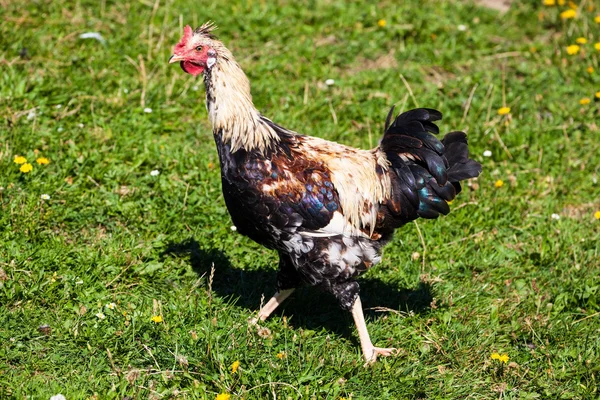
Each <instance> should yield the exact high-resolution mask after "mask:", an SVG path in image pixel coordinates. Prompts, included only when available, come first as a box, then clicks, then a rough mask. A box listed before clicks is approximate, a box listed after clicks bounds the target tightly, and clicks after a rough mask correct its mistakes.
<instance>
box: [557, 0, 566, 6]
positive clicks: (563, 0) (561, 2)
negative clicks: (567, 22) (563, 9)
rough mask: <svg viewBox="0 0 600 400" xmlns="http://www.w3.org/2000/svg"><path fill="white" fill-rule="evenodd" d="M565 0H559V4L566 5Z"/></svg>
mask: <svg viewBox="0 0 600 400" xmlns="http://www.w3.org/2000/svg"><path fill="white" fill-rule="evenodd" d="M565 2H566V1H565V0H558V5H559V6H564V5H565Z"/></svg>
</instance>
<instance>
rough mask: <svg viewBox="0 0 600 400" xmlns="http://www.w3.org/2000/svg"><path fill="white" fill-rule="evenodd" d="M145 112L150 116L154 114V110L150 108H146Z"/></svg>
mask: <svg viewBox="0 0 600 400" xmlns="http://www.w3.org/2000/svg"><path fill="white" fill-rule="evenodd" d="M144 112H145V113H146V114H150V113H151V112H152V109H151V108H150V107H146V108H144Z"/></svg>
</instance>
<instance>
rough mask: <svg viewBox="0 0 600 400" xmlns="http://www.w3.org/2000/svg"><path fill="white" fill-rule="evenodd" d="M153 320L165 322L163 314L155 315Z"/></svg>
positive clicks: (158, 322)
mask: <svg viewBox="0 0 600 400" xmlns="http://www.w3.org/2000/svg"><path fill="white" fill-rule="evenodd" d="M152 322H154V323H155V324H160V323H161V322H163V317H162V316H161V315H153V316H152Z"/></svg>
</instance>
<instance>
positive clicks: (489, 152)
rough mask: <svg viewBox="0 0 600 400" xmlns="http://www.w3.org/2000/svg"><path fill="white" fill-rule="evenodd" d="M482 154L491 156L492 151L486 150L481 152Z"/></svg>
mask: <svg viewBox="0 0 600 400" xmlns="http://www.w3.org/2000/svg"><path fill="white" fill-rule="evenodd" d="M483 156H484V157H491V156H492V151H491V150H486V151H484V152H483Z"/></svg>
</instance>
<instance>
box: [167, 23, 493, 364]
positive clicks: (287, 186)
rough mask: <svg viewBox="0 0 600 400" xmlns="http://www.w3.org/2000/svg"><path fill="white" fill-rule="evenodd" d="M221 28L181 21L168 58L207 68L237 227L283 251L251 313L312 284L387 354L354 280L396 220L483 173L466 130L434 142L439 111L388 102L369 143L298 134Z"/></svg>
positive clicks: (434, 213) (429, 214)
mask: <svg viewBox="0 0 600 400" xmlns="http://www.w3.org/2000/svg"><path fill="white" fill-rule="evenodd" d="M214 29H215V26H214V25H213V24H212V23H210V22H209V23H206V24H204V25H202V26H201V27H199V28H197V29H196V30H192V28H191V27H189V26H186V27H185V30H184V36H183V38H182V39H181V41H180V42H179V43H178V44H177V45H176V46H175V48H174V51H173V55H172V56H171V58H170V60H169V62H170V63H174V62H179V63H180V65H181V68H182V69H183V71H185V72H186V73H188V74H191V75H194V76H196V75H201V74H203V75H204V84H205V88H206V108H207V110H208V117H209V119H210V122H211V123H212V127H213V134H214V139H215V142H216V146H217V151H218V153H219V160H220V164H221V178H222V186H223V196H224V199H225V203H226V205H227V208H228V210H229V213H230V214H231V218H232V220H233V223H234V224H235V226H236V227H237V229H238V232H239V233H241V234H243V235H246V236H248V237H249V238H250V239H252V240H254V241H256V242H258V243H260V244H261V245H263V246H266V247H268V248H270V249H274V250H276V251H277V252H278V254H279V271H278V275H277V291H276V293H275V295H274V296H273V297H272V298H271V299H270V300H269V301H268V302H267V303H266V304H265V305H264V307H262V309H261V310H260V311H259V313H258V317H257V318H256V320H261V321H264V320H265V319H266V318H267V317H268V316H269V315H270V314H271V313H272V312H273V311H274V310H275V309H276V308H277V306H278V305H279V304H281V302H283V301H284V300H285V299H286V298H287V297H288V296H289V295H290V294H291V293H292V292H293V291H294V289H296V288H297V287H299V286H301V285H302V284H308V285H312V286H316V287H318V288H320V289H322V290H324V291H326V292H329V293H331V294H332V295H333V296H335V298H336V299H337V300H338V302H339V304H340V306H341V308H342V309H343V310H347V311H350V312H351V313H352V316H353V319H354V322H355V324H356V327H357V330H358V335H359V339H360V344H361V348H362V353H363V356H364V358H365V359H366V361H367V362H368V363H370V362H374V361H375V360H376V358H377V356H378V355H383V356H386V355H390V354H392V353H393V350H394V349H386V348H379V347H375V346H374V345H373V344H372V342H371V340H370V338H369V334H368V332H367V327H366V324H365V319H364V316H363V310H362V306H361V301H360V297H359V285H358V283H357V282H356V281H355V278H356V277H357V276H358V275H359V274H361V273H363V272H365V271H366V270H368V269H369V268H371V266H373V265H375V264H377V263H378V262H380V261H381V254H382V249H383V247H384V246H385V244H386V243H388V242H389V241H390V240H391V239H392V235H393V233H394V230H395V229H397V228H399V227H401V226H403V225H404V224H406V223H408V222H410V221H413V220H415V219H417V218H418V217H422V218H437V217H438V216H439V215H440V214H444V215H445V214H448V212H449V211H450V209H449V206H448V204H449V202H450V201H452V200H453V199H454V197H455V196H456V195H457V193H459V192H460V190H461V186H460V183H459V182H460V181H462V180H464V179H468V178H473V177H476V176H478V175H479V173H480V172H481V165H480V164H478V163H477V162H475V161H473V160H471V159H469V157H468V155H469V153H468V147H467V138H466V135H465V133H463V132H452V133H449V134H447V135H446V136H445V137H444V138H443V139H442V141H439V140H438V139H437V138H436V137H435V136H434V134H437V133H438V132H439V131H438V128H437V126H436V125H435V124H434V123H433V122H434V121H436V120H439V119H441V117H442V115H441V114H440V113H439V112H438V111H436V110H432V109H426V108H420V109H416V110H411V111H408V112H405V113H403V114H400V115H399V116H397V117H396V118H393V117H394V114H393V111H394V110H393V108H392V110H391V111H390V113H389V115H388V117H387V121H386V124H385V133H384V135H383V138H382V139H381V141H380V143H379V146H378V147H376V148H374V149H372V150H359V149H355V148H351V147H348V146H344V145H341V144H338V143H334V142H330V141H327V140H323V139H319V138H316V137H310V136H304V135H300V134H298V133H296V132H294V131H292V130H289V129H286V128H284V127H282V126H280V125H278V124H276V123H274V122H272V121H271V120H269V119H268V118H266V117H264V116H263V115H262V114H261V113H260V112H259V111H258V110H257V109H256V108H255V107H254V105H253V103H252V96H251V94H250V84H249V82H248V79H247V78H246V75H245V74H244V72H243V71H242V69H241V67H240V66H239V64H238V63H237V62H236V60H235V58H234V57H233V55H232V54H231V52H230V51H229V50H228V49H227V48H226V47H225V46H224V45H223V43H221V42H220V41H219V40H217V38H216V37H215V36H214V34H213V31H214ZM392 119H393V120H392Z"/></svg>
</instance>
